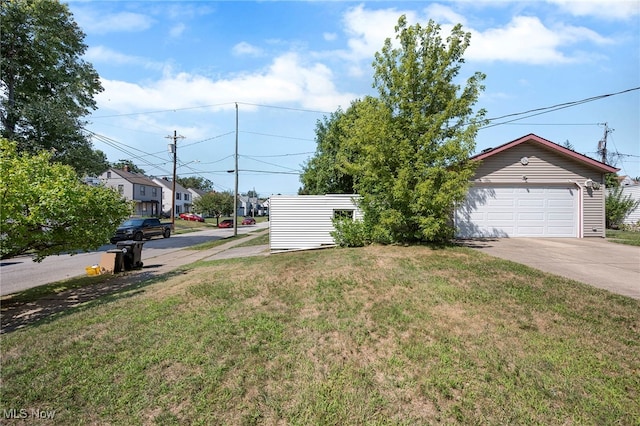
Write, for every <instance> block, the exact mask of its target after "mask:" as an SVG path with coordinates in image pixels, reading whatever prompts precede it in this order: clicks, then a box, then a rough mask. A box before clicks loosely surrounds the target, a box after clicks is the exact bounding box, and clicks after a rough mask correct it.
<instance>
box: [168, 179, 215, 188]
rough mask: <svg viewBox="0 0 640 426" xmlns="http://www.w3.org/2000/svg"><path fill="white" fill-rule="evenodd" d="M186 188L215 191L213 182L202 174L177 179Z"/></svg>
mask: <svg viewBox="0 0 640 426" xmlns="http://www.w3.org/2000/svg"><path fill="white" fill-rule="evenodd" d="M176 182H178V183H179V184H180V185H182V186H184V187H185V188H192V189H199V190H201V191H213V182H211V181H210V180H209V179H206V178H203V177H202V176H184V177H178V178H177V179H176Z"/></svg>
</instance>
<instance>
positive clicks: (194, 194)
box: [187, 188, 207, 212]
mask: <svg viewBox="0 0 640 426" xmlns="http://www.w3.org/2000/svg"><path fill="white" fill-rule="evenodd" d="M187 191H189V193H190V194H191V204H192V205H193V202H194V201H196V200H197V199H198V198H200V197H202V196H203V195H204V194H206V193H207V191H203V190H202V189H196V188H187ZM189 211H190V212H191V211H193V210H192V209H190V210H189Z"/></svg>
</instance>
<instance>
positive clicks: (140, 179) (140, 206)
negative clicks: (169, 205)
mask: <svg viewBox="0 0 640 426" xmlns="http://www.w3.org/2000/svg"><path fill="white" fill-rule="evenodd" d="M99 179H100V181H101V182H102V183H103V184H104V185H105V186H109V187H111V188H114V189H116V190H117V191H118V192H119V193H120V195H122V196H123V197H124V198H126V199H127V200H132V201H134V202H135V207H134V214H135V215H137V216H160V213H161V205H162V187H161V186H159V185H157V184H156V183H154V182H153V181H152V180H151V179H149V178H148V177H146V176H144V175H141V174H138V173H132V172H129V171H128V170H126V169H125V170H120V169H114V168H110V169H109V170H107V171H106V172H104V173H102V174H101V175H100V176H99Z"/></svg>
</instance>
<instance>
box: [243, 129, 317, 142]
mask: <svg viewBox="0 0 640 426" xmlns="http://www.w3.org/2000/svg"><path fill="white" fill-rule="evenodd" d="M240 133H248V134H250V135H259V136H269V137H272V138H280V139H293V140H298V141H307V142H315V139H307V138H296V137H293V136H281V135H270V134H268V133H258V132H248V131H243V130H240Z"/></svg>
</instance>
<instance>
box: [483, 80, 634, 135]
mask: <svg viewBox="0 0 640 426" xmlns="http://www.w3.org/2000/svg"><path fill="white" fill-rule="evenodd" d="M634 90H640V87H634V88H631V89H626V90H621V91H619V92H614V93H607V94H604V95H598V96H592V97H590V98H585V99H581V100H579V101H571V102H563V103H561V104H556V105H551V106H548V107H542V108H534V109H530V110H527V111H522V112H515V113H512V114H506V115H502V116H499V117H494V118H489V119H487V120H486V121H488V122H491V121H495V120H502V119H503V118H508V117H517V116H519V115H525V114H529V115H526V116H525V117H519V118H514V119H512V120H508V121H504V122H501V123H493V124H488V125H485V126H482V127H481V128H480V129H488V128H490V127H495V126H500V125H502V124H508V123H511V122H513V121H518V120H523V119H525V118H530V117H535V116H537V115H542V114H547V113H549V112H554V111H558V110H561V109H565V108H571V107H574V106H577V105H581V104H584V103H588V102H593V101H597V100H600V99H604V98H608V97H610V96H616V95H621V94H623V93H628V92H632V91H634Z"/></svg>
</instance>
